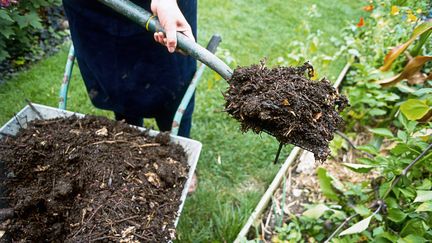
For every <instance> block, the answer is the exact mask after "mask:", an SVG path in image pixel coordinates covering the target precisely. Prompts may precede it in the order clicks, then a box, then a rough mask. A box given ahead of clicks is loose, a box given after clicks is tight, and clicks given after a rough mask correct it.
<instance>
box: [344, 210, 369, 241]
mask: <svg viewBox="0 0 432 243" xmlns="http://www.w3.org/2000/svg"><path fill="white" fill-rule="evenodd" d="M372 217H373V214H372V215H371V216H369V217H367V218H365V219H363V220H361V221H359V222H358V223H356V224H354V225H353V226H351V227H349V228H348V229H346V230H344V231H342V232H341V233H340V234H339V236H343V235H352V234H357V233H361V232H363V231H365V230H366V229H367V228H368V227H369V224H370V221H371V219H372Z"/></svg>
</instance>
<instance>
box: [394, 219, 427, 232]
mask: <svg viewBox="0 0 432 243" xmlns="http://www.w3.org/2000/svg"><path fill="white" fill-rule="evenodd" d="M425 232H426V230H425V229H424V227H423V221H422V220H421V219H418V218H414V219H410V220H409V221H408V222H406V223H405V226H404V227H403V228H402V230H401V232H400V235H401V236H402V237H405V236H408V235H411V234H414V235H418V236H423V235H424V233H425Z"/></svg>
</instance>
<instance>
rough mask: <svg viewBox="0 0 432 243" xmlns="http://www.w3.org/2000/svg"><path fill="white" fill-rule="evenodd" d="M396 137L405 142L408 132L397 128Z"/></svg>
mask: <svg viewBox="0 0 432 243" xmlns="http://www.w3.org/2000/svg"><path fill="white" fill-rule="evenodd" d="M397 137H398V138H399V139H400V140H402V141H403V142H406V141H407V139H408V133H407V132H406V131H403V130H399V131H398V132H397Z"/></svg>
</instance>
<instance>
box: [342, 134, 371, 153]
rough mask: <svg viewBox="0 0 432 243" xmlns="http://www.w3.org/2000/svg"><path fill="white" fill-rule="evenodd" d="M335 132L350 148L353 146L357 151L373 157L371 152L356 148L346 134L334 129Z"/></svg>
mask: <svg viewBox="0 0 432 243" xmlns="http://www.w3.org/2000/svg"><path fill="white" fill-rule="evenodd" d="M335 133H336V134H337V135H339V136H340V137H341V138H343V139H344V140H345V141H347V143H348V144H349V146H350V147H351V148H353V149H354V150H357V151H360V152H362V153H364V154H365V155H367V156H368V157H369V158H372V157H374V156H373V155H372V154H370V153H368V152H366V151H362V150H360V149H358V148H357V147H356V146H355V145H354V143H353V142H352V141H351V140H350V139H349V137H348V136H347V135H345V134H344V133H343V132H341V131H339V130H336V131H335Z"/></svg>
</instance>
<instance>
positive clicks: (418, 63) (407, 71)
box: [377, 56, 432, 87]
mask: <svg viewBox="0 0 432 243" xmlns="http://www.w3.org/2000/svg"><path fill="white" fill-rule="evenodd" d="M428 61H432V56H416V57H414V58H413V59H411V60H410V61H409V62H408V63H407V65H406V66H405V67H404V69H403V71H402V72H401V73H399V74H398V75H396V76H394V77H391V78H388V79H384V80H380V81H377V83H378V84H380V85H381V86H383V87H388V86H392V85H394V84H397V83H398V82H400V81H402V80H404V79H408V80H409V79H412V78H413V76H415V75H416V74H417V73H418V72H420V70H421V69H422V67H423V66H424V64H425V63H426V62H428ZM424 80H426V78H424ZM423 82H424V81H423Z"/></svg>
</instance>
